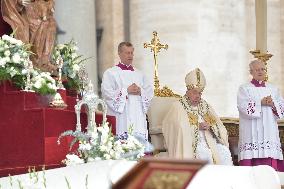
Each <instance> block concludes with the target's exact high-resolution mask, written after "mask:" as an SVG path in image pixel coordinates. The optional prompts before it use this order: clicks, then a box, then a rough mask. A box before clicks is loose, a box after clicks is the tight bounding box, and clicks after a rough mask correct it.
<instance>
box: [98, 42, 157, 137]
mask: <svg viewBox="0 0 284 189" xmlns="http://www.w3.org/2000/svg"><path fill="white" fill-rule="evenodd" d="M133 52H134V48H133V45H132V44H131V43H129V42H122V43H120V44H119V45H118V55H119V58H120V62H119V63H118V64H117V65H115V66H113V67H112V68H109V69H107V70H106V71H105V73H104V75H103V79H102V86H101V91H102V96H103V98H104V99H105V100H106V103H107V106H108V114H109V115H114V116H115V117H116V134H118V135H120V134H123V133H124V132H127V131H128V128H129V127H130V126H131V125H132V126H133V129H134V130H133V134H135V135H140V136H142V137H143V138H145V139H146V140H148V130H147V121H146V113H147V110H148V108H149V105H150V102H151V99H152V98H153V87H152V86H151V84H150V83H149V82H148V80H147V79H146V77H145V76H144V75H143V73H142V72H141V71H139V70H138V69H136V68H135V67H133V66H132V61H133Z"/></svg>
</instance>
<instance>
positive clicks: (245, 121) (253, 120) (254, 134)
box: [238, 83, 284, 160]
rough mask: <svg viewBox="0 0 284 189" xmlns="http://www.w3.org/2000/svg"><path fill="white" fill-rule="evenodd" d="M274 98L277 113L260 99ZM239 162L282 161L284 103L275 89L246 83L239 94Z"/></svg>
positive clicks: (271, 86)
mask: <svg viewBox="0 0 284 189" xmlns="http://www.w3.org/2000/svg"><path fill="white" fill-rule="evenodd" d="M266 96H271V97H272V99H273V102H274V106H275V110H274V112H273V110H272V108H271V107H270V106H262V105H261V99H262V98H263V97H266ZM238 110H239V117H240V126H239V160H243V159H252V158H268V157H270V158H274V159H279V160H282V159H283V155H282V150H281V143H280V139H279V130H278V125H277V119H278V118H283V117H284V101H283V98H282V97H281V96H280V93H279V91H278V89H277V88H276V87H274V86H273V85H271V84H269V83H266V87H255V86H254V85H253V84H251V83H248V84H244V85H242V86H241V87H240V88H239V92H238Z"/></svg>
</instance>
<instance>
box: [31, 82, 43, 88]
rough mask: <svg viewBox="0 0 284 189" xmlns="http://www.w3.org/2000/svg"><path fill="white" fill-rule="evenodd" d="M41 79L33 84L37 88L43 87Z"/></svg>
mask: <svg viewBox="0 0 284 189" xmlns="http://www.w3.org/2000/svg"><path fill="white" fill-rule="evenodd" d="M41 85H42V84H41V81H40V80H37V81H36V82H35V83H34V84H33V86H34V87H35V88H37V89H39V88H41Z"/></svg>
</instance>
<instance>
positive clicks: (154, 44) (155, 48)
mask: <svg viewBox="0 0 284 189" xmlns="http://www.w3.org/2000/svg"><path fill="white" fill-rule="evenodd" d="M144 48H150V49H151V52H154V61H155V65H154V66H155V69H154V86H155V89H154V90H155V91H154V92H155V94H157V93H158V91H159V88H160V84H159V79H158V62H157V56H158V53H159V52H160V50H161V49H166V50H167V49H168V45H167V44H165V45H162V44H161V43H160V39H159V38H158V34H157V32H156V31H154V32H153V39H152V40H151V43H144Z"/></svg>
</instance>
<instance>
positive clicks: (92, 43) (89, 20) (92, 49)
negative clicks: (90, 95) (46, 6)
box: [55, 0, 98, 90]
mask: <svg viewBox="0 0 284 189" xmlns="http://www.w3.org/2000/svg"><path fill="white" fill-rule="evenodd" d="M55 18H56V21H57V24H58V26H59V28H60V29H61V30H63V31H64V32H66V33H65V34H62V35H58V43H66V42H69V41H70V40H71V39H74V40H75V41H76V42H77V44H78V47H79V54H82V55H83V56H84V58H88V57H90V59H88V60H87V62H86V68H87V72H88V76H89V79H90V80H92V83H93V84H94V89H95V90H97V88H98V74H97V54H96V16H95V1H94V0H84V1H82V2H81V1H80V2H79V1H78V0H68V2H67V1H65V0H56V6H55Z"/></svg>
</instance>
